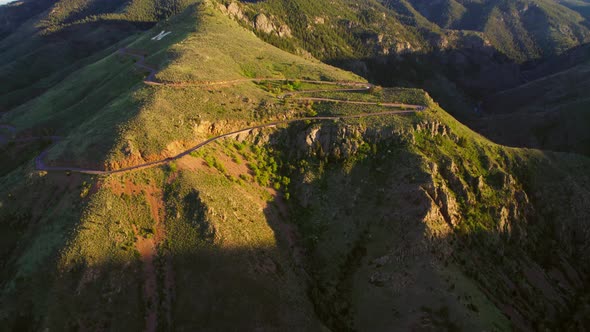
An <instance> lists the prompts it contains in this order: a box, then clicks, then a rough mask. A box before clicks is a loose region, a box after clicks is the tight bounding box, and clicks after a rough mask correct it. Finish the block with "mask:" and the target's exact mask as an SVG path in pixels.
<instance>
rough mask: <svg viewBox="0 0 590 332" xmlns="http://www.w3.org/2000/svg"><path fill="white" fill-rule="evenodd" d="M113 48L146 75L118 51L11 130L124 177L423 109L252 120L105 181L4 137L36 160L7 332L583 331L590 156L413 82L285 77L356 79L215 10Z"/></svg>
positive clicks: (21, 202) (12, 223)
mask: <svg viewBox="0 0 590 332" xmlns="http://www.w3.org/2000/svg"><path fill="white" fill-rule="evenodd" d="M162 30H164V31H171V34H170V35H168V36H167V37H165V38H163V39H162V40H160V41H155V40H152V39H151V38H152V37H153V36H155V35H157V34H158V33H159V32H160V31H162ZM125 46H126V47H127V48H128V49H129V50H133V51H134V52H137V53H141V54H145V55H146V58H145V64H147V65H149V66H151V67H154V68H157V69H158V71H157V73H156V75H155V78H154V81H155V82H148V83H151V84H146V83H145V82H143V81H142V79H143V78H145V77H147V76H148V75H147V72H145V71H142V70H141V69H139V68H137V67H136V66H134V64H133V61H134V60H137V59H138V58H139V57H133V56H129V54H111V55H109V56H107V57H105V58H104V59H102V60H100V61H97V62H95V63H93V64H91V65H89V66H87V67H85V68H83V69H82V70H80V71H78V72H77V74H78V75H76V73H74V74H72V75H71V76H70V77H68V78H67V79H66V80H64V81H63V82H62V83H60V84H59V85H56V86H55V87H53V88H52V90H51V91H49V92H47V93H45V94H44V95H42V96H41V97H39V98H37V99H36V100H34V101H31V102H30V103H29V104H27V105H26V107H25V106H23V107H21V108H19V109H17V110H14V111H12V112H10V113H9V114H7V115H6V116H5V117H4V118H3V119H2V121H3V122H7V123H10V124H13V125H14V126H16V127H17V129H18V131H19V132H18V133H17V135H23V136H25V135H28V134H29V133H35V132H37V133H43V132H46V131H48V132H50V133H53V134H59V135H62V136H64V139H63V140H62V141H61V142H59V143H58V144H56V145H55V146H54V147H53V148H51V150H50V154H49V155H48V158H47V162H48V163H51V164H55V165H68V166H77V165H78V166H85V165H87V166H88V167H93V168H99V169H103V168H107V169H108V168H112V169H117V168H120V167H122V166H132V165H137V164H140V163H143V162H146V161H150V160H158V159H161V158H167V157H170V156H172V155H174V154H176V153H178V152H179V151H183V150H184V149H186V148H188V147H191V146H194V145H195V144H197V143H199V142H202V141H204V140H205V139H207V138H210V137H214V136H216V135H220V134H223V133H227V132H231V131H233V130H237V129H241V128H244V127H250V126H252V125H256V124H262V123H268V122H271V121H276V120H285V119H291V118H295V117H301V116H307V117H313V116H333V115H339V116H340V115H354V114H357V115H358V114H368V113H374V112H382V111H383V110H384V109H386V107H385V104H386V103H396V102H397V103H406V104H416V105H424V106H426V107H425V109H424V110H415V111H414V112H411V113H407V114H404V115H399V114H397V115H391V114H389V115H381V116H374V117H363V118H359V119H330V120H324V121H312V120H310V119H308V120H307V121H300V122H294V123H289V124H283V125H278V126H276V127H275V128H266V129H263V130H260V129H256V130H251V131H248V132H244V133H240V134H239V135H236V137H230V138H227V139H223V140H219V141H217V142H215V143H212V144H210V145H207V146H206V147H204V148H203V149H200V150H197V151H194V152H193V153H191V154H189V155H187V156H185V157H183V158H182V159H179V160H175V161H170V162H168V163H166V164H165V165H163V166H159V167H154V168H151V169H143V170H136V171H130V172H126V173H122V174H116V175H101V176H88V175H79V174H68V173H67V172H43V171H35V170H34V162H33V158H34V156H36V153H35V151H34V150H35V149H37V150H38V151H37V152H40V151H41V150H42V149H43V148H44V146H43V145H41V146H31V145H25V144H12V145H6V146H5V147H3V148H2V150H0V153H2V155H1V156H2V158H3V159H4V160H6V159H9V158H10V157H12V156H14V155H20V154H19V151H20V150H18V149H21V148H22V149H25V148H27V149H32V150H33V151H28V152H27V154H24V156H25V157H22V156H21V158H22V163H16V164H15V165H12V167H11V169H10V170H8V171H5V170H2V171H3V172H2V173H1V176H2V177H0V227H1V228H0V231H1V232H0V233H1V234H2V236H3V242H2V244H3V248H5V250H3V251H2V252H1V256H0V258H1V263H2V273H1V274H0V278H1V279H0V280H1V284H0V285H1V287H2V292H1V293H0V304H1V305H0V308H1V309H0V320H1V322H2V324H3V326H7V327H8V329H14V330H27V329H28V330H45V329H49V330H67V329H72V330H113V331H118V330H152V329H156V330H157V329H159V330H168V329H170V330H190V331H192V330H232V329H236V328H240V329H243V330H263V331H276V330H288V331H323V330H327V329H330V330H335V331H353V330H357V331H378V330H387V329H390V328H391V326H395V327H399V329H400V330H411V329H422V328H430V329H434V330H443V329H449V330H452V329H463V330H494V329H496V330H506V329H510V328H511V327H513V328H520V329H525V330H526V329H534V328H537V329H543V328H547V329H557V328H559V327H561V328H563V326H567V327H570V328H571V329H579V327H580V326H584V325H585V323H587V322H586V321H585V319H586V318H585V317H588V315H587V313H588V308H587V307H584V306H583V305H580V303H586V302H587V301H586V299H588V294H587V289H585V285H587V284H588V283H587V281H588V271H589V269H588V267H589V266H590V263H589V261H588V257H590V256H589V255H588V249H587V246H585V245H584V244H585V243H588V241H589V240H590V238H589V236H590V235H589V234H588V232H587V228H588V227H587V226H588V225H587V220H589V216H588V210H587V206H588V200H589V197H590V193H589V187H590V184H589V183H590V179H589V178H588V173H587V169H588V167H590V161H589V160H588V159H587V158H585V157H581V156H577V155H569V154H558V153H544V152H542V151H538V150H527V149H511V148H506V147H503V146H500V145H496V144H494V143H492V142H490V141H488V140H486V139H485V138H483V137H482V136H480V135H478V134H476V133H474V132H473V131H471V130H469V129H468V128H466V127H465V126H463V125H461V124H460V123H459V122H457V121H456V120H455V119H453V118H452V117H451V116H450V115H448V114H447V113H446V112H445V111H444V110H442V109H441V108H440V107H438V105H437V104H436V103H435V102H434V101H433V100H432V99H431V98H430V97H429V96H428V95H427V94H425V93H424V92H423V91H421V90H417V89H402V88H397V89H383V90H381V89H378V88H375V87H373V88H370V89H366V90H365V89H361V91H321V92H318V91H316V92H313V93H302V92H301V90H307V89H309V90H312V89H313V90H315V89H331V88H334V87H333V86H329V85H328V86H327V85H326V84H318V83H306V82H297V79H300V80H301V79H311V80H322V81H361V82H362V79H360V78H358V77H356V76H355V75H353V74H350V73H347V72H344V71H341V70H338V69H335V68H332V67H329V66H326V65H324V64H321V63H319V62H314V61H308V60H302V59H300V58H297V57H295V56H293V55H291V54H288V53H285V52H283V51H279V50H278V49H276V48H274V47H272V46H269V45H267V44H264V43H263V42H261V41H260V40H258V39H257V38H256V37H255V36H254V35H253V34H252V33H250V32H248V31H247V30H246V29H243V28H241V27H239V26H238V24H237V23H235V22H234V21H232V20H230V19H228V18H226V17H225V16H224V15H223V14H222V13H221V12H218V11H217V7H215V6H211V5H209V4H207V3H205V4H203V5H199V6H195V7H191V8H189V9H188V10H187V11H185V12H183V13H182V14H180V15H178V16H175V17H173V18H171V19H170V20H169V21H166V22H162V23H160V25H158V26H156V27H154V29H153V30H150V31H149V32H148V33H146V34H143V35H137V36H133V37H132V38H130V39H129V40H128V43H126V44H125ZM147 71H149V70H147ZM252 78H267V79H268V78H275V79H283V78H289V79H292V80H293V81H290V82H285V81H279V82H277V81H267V82H253V81H248V80H250V79H252ZM235 80H239V82H235ZM243 80H245V81H243ZM220 81H223V82H225V83H224V84H212V83H213V82H217V83H220ZM228 81H230V82H228ZM154 83H157V84H154ZM168 83H173V85H167V84H168ZM291 90H293V91H291ZM287 91H288V92H290V93H295V94H294V95H293V96H291V97H285V96H284V95H285V92H287ZM297 93H299V94H297ZM281 96H282V98H279V97H281ZM306 97H313V98H323V99H336V100H340V102H338V103H336V102H333V101H325V100H324V101H319V100H316V101H313V102H312V101H311V100H309V99H305V98H306ZM349 101H352V102H366V103H368V104H359V103H347V102H349ZM60 105H61V106H60ZM26 156H29V157H28V158H27V157H26ZM11 160H13V159H11ZM15 160H16V159H15ZM18 160H20V159H18Z"/></svg>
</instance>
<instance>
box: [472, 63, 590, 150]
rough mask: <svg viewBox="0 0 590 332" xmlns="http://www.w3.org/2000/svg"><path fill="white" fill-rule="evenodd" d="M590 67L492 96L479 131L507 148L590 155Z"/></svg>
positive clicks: (553, 75) (566, 71)
mask: <svg viewBox="0 0 590 332" xmlns="http://www.w3.org/2000/svg"><path fill="white" fill-rule="evenodd" d="M589 66H590V62H587V63H585V64H579V65H575V66H574V67H572V68H570V69H567V70H565V71H561V72H558V73H555V74H552V75H549V76H546V77H543V78H540V79H537V80H533V81H531V82H529V83H526V84H524V85H522V86H519V87H516V88H513V89H510V90H506V91H503V92H500V93H498V94H495V95H493V96H490V97H489V98H488V100H487V102H486V104H485V105H484V110H485V111H486V114H487V116H486V117H484V118H482V119H481V120H479V122H478V124H477V125H478V126H479V127H480V129H481V132H483V133H485V135H486V136H488V137H490V138H492V139H493V140H494V141H497V142H500V143H503V144H508V145H513V146H527V147H534V148H542V149H548V150H554V151H570V152H576V153H581V154H586V155H588V154H590V134H589V133H588V123H590V112H589V109H588V105H589V102H590V101H589V100H588V97H587V95H586V91H588V88H589V87H590V86H589V84H590V82H589V75H588V74H589V73H590V72H589V70H590V67H589ZM540 67H541V68H543V65H541V66H540ZM547 67H549V65H548V66H547Z"/></svg>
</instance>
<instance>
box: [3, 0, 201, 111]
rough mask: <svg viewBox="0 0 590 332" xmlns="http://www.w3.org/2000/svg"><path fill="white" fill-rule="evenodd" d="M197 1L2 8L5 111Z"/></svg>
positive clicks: (32, 3)
mask: <svg viewBox="0 0 590 332" xmlns="http://www.w3.org/2000/svg"><path fill="white" fill-rule="evenodd" d="M191 3H193V1H190V0H187V1H153V0H133V1H127V2H121V1H116V0H108V1H102V0H101V1H98V0H61V1H44V0H24V1H15V2H13V3H10V4H7V5H4V6H0V77H2V80H0V98H2V103H1V104H0V112H5V111H8V110H10V109H12V108H14V107H17V106H19V105H21V104H23V103H25V102H26V101H28V100H30V99H31V98H32V97H35V96H38V95H40V94H41V93H43V92H44V91H46V90H47V89H49V88H50V87H52V86H54V85H55V84H57V83H58V82H60V81H62V80H63V79H64V78H65V77H66V76H68V75H70V74H71V73H72V72H74V71H76V70H78V69H80V68H82V67H84V66H87V65H89V64H91V63H93V62H95V61H97V60H99V59H101V58H103V57H104V56H106V55H107V54H109V53H112V52H113V51H114V50H116V49H117V48H118V47H121V45H123V44H126V43H127V42H126V41H124V40H125V39H126V38H127V37H129V36H132V35H134V34H137V33H140V32H141V31H144V30H146V29H148V28H150V27H152V26H153V25H154V24H155V23H156V22H158V21H159V20H162V19H165V18H167V17H169V16H171V15H173V14H175V13H178V12H180V11H181V10H182V9H183V8H186V6H188V5H189V4H191Z"/></svg>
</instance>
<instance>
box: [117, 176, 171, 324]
mask: <svg viewBox="0 0 590 332" xmlns="http://www.w3.org/2000/svg"><path fill="white" fill-rule="evenodd" d="M108 186H109V188H110V189H111V190H112V191H113V193H115V194H119V195H120V194H127V195H140V194H143V195H144V196H145V199H146V201H147V203H148V205H149V208H150V212H151V215H152V217H153V219H154V221H155V225H154V229H155V232H154V234H153V235H152V234H148V235H143V234H142V233H141V232H140V230H139V229H138V228H137V226H136V225H133V232H134V234H135V239H136V240H135V249H136V250H137V252H138V253H139V259H140V260H141V262H142V265H143V282H144V284H143V287H142V289H143V298H144V302H145V331H148V332H155V331H157V330H158V329H159V328H160V327H161V326H168V327H169V326H171V321H172V314H171V311H172V300H173V296H174V274H173V270H172V261H171V259H170V257H169V255H168V254H166V252H165V251H164V250H162V247H161V244H162V243H163V240H164V239H165V237H166V232H165V229H164V224H163V220H164V217H165V216H164V213H165V210H164V202H163V193H162V191H161V189H159V188H158V187H156V186H154V185H143V184H134V183H133V182H132V181H126V182H125V183H124V184H122V183H121V182H119V181H116V180H115V181H110V182H109V183H108Z"/></svg>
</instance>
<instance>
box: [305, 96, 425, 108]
mask: <svg viewBox="0 0 590 332" xmlns="http://www.w3.org/2000/svg"><path fill="white" fill-rule="evenodd" d="M295 100H309V101H325V102H330V103H340V104H353V105H377V106H383V107H396V108H409V109H414V110H419V109H421V108H424V106H420V105H412V104H400V103H378V102H372V101H353V100H342V99H332V98H314V97H308V98H307V97H304V98H295Z"/></svg>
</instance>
